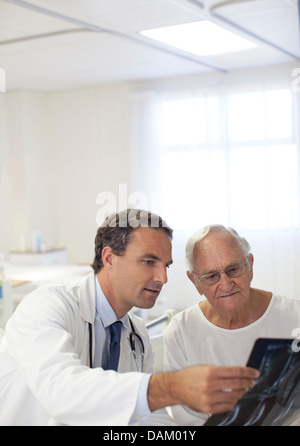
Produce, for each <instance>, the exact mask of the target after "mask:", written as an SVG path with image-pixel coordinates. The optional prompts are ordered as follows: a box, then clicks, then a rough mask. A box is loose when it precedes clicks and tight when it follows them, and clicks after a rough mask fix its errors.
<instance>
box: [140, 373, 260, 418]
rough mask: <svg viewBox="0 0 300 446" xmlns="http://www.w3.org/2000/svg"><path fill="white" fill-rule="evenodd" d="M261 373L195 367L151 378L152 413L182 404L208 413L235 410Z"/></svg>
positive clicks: (150, 404) (149, 401)
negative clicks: (238, 402) (162, 408)
mask: <svg viewBox="0 0 300 446" xmlns="http://www.w3.org/2000/svg"><path fill="white" fill-rule="evenodd" d="M258 376H259V372H258V371H257V370H255V369H253V368H250V367H218V366H209V365H196V366H192V367H188V368H186V369H183V370H180V371H176V372H166V373H158V374H155V375H152V376H151V378H150V381H149V387H148V404H149V407H150V410H156V409H159V408H161V407H166V406H172V405H174V404H182V405H186V406H188V407H190V408H191V409H193V410H197V411H199V412H205V413H218V412H227V411H230V410H232V409H233V407H234V406H235V405H236V403H237V401H238V400H239V399H240V398H241V397H242V396H243V394H244V393H245V392H246V391H247V390H248V389H249V388H250V387H252V386H253V385H254V384H255V379H256V378H258Z"/></svg>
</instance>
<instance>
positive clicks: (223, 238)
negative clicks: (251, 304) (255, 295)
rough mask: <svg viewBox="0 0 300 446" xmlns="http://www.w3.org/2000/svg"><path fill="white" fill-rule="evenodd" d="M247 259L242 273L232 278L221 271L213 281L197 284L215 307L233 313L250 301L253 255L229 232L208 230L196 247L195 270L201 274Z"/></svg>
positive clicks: (219, 269)
mask: <svg viewBox="0 0 300 446" xmlns="http://www.w3.org/2000/svg"><path fill="white" fill-rule="evenodd" d="M243 262H245V263H247V264H246V267H245V269H244V272H243V274H242V275H241V276H239V277H235V278H230V277H228V276H227V275H226V274H224V273H223V274H221V276H220V280H219V282H218V283H216V284H214V285H205V284H204V283H203V282H202V281H196V282H195V284H196V286H197V289H198V291H199V293H200V294H204V295H205V297H206V298H207V300H208V301H209V303H210V304H211V305H212V307H214V308H215V309H216V310H218V311H221V312H224V313H234V312H235V311H238V310H239V309H240V308H241V307H242V306H243V305H245V304H246V303H247V302H248V299H249V297H250V284H251V280H252V266H253V257H252V255H251V254H250V255H249V256H248V257H247V260H245V255H244V253H243V251H242V249H241V248H240V246H239V244H238V243H237V241H236V240H235V239H234V237H233V236H231V234H229V233H227V232H218V233H213V234H208V235H207V236H206V237H204V239H202V240H201V241H200V242H199V243H198V244H197V245H196V249H195V256H194V270H195V272H196V274H197V275H198V276H202V275H204V274H207V273H211V272H214V271H223V270H225V269H226V268H228V267H229V266H232V265H237V264H241V263H243Z"/></svg>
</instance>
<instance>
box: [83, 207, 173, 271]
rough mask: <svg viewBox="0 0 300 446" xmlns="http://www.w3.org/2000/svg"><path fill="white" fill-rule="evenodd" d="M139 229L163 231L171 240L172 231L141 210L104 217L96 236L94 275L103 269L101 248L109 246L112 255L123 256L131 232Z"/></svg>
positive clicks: (156, 217) (127, 210)
mask: <svg viewBox="0 0 300 446" xmlns="http://www.w3.org/2000/svg"><path fill="white" fill-rule="evenodd" d="M139 227H146V228H147V227H149V228H153V229H156V230H160V231H164V232H165V233H166V234H167V235H168V237H169V238H170V240H172V237H173V230H172V229H171V228H170V227H169V226H168V225H167V223H166V222H165V221H164V220H163V219H162V218H161V217H159V216H158V215H156V214H153V213H151V212H147V211H144V210H142V209H125V210H124V211H121V212H120V213H118V214H117V213H113V214H111V215H109V216H108V217H106V219H105V220H104V222H103V223H102V225H101V226H99V228H98V231H97V234H96V238H95V258H94V262H93V263H92V265H91V267H92V268H93V270H94V272H95V273H98V272H99V271H100V269H101V268H102V267H103V263H102V250H103V248H104V247H105V246H110V247H111V249H112V250H113V252H114V254H116V255H118V256H121V255H123V254H124V252H125V250H126V247H127V245H128V243H129V241H130V240H131V236H132V234H133V232H134V231H135V230H136V229H138V228H139Z"/></svg>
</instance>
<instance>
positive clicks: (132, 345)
mask: <svg viewBox="0 0 300 446" xmlns="http://www.w3.org/2000/svg"><path fill="white" fill-rule="evenodd" d="M128 317H129V316H128ZM129 322H130V326H131V333H130V335H129V344H130V348H131V351H132V354H133V358H134V360H135V364H136V367H137V369H138V371H139V372H142V371H143V363H144V356H145V346H144V342H143V339H142V338H141V336H140V335H139V334H138V333H137V332H136V331H135V329H134V325H133V323H132V320H131V319H130V317H129ZM134 338H136V339H137V340H138V341H139V343H140V346H141V356H142V366H141V370H139V367H138V362H137V355H136V348H135V340H134ZM89 353H90V355H89V356H90V368H93V327H92V324H91V323H90V322H89Z"/></svg>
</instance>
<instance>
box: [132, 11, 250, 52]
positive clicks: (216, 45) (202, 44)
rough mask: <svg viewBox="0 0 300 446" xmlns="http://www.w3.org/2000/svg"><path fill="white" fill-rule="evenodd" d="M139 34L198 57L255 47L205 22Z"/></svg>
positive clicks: (233, 34) (225, 30) (246, 40)
mask: <svg viewBox="0 0 300 446" xmlns="http://www.w3.org/2000/svg"><path fill="white" fill-rule="evenodd" d="M140 34H141V35H142V36H145V37H149V38H151V39H154V40H156V41H159V42H162V43H164V44H166V45H170V46H172V47H175V48H178V49H180V50H183V51H186V52H189V53H192V54H195V55H198V56H210V55H216V54H225V53H232V52H237V51H245V50H248V49H252V48H255V47H257V45H256V44H255V43H253V42H251V41H250V40H248V39H245V38H243V37H241V36H239V35H237V34H235V33H233V32H231V31H229V30H227V29H225V28H222V27H220V26H218V25H216V24H215V23H212V22H209V21H207V20H202V21H198V22H192V23H183V24H180V25H174V26H167V27H163V28H156V29H149V30H144V31H141V32H140Z"/></svg>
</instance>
